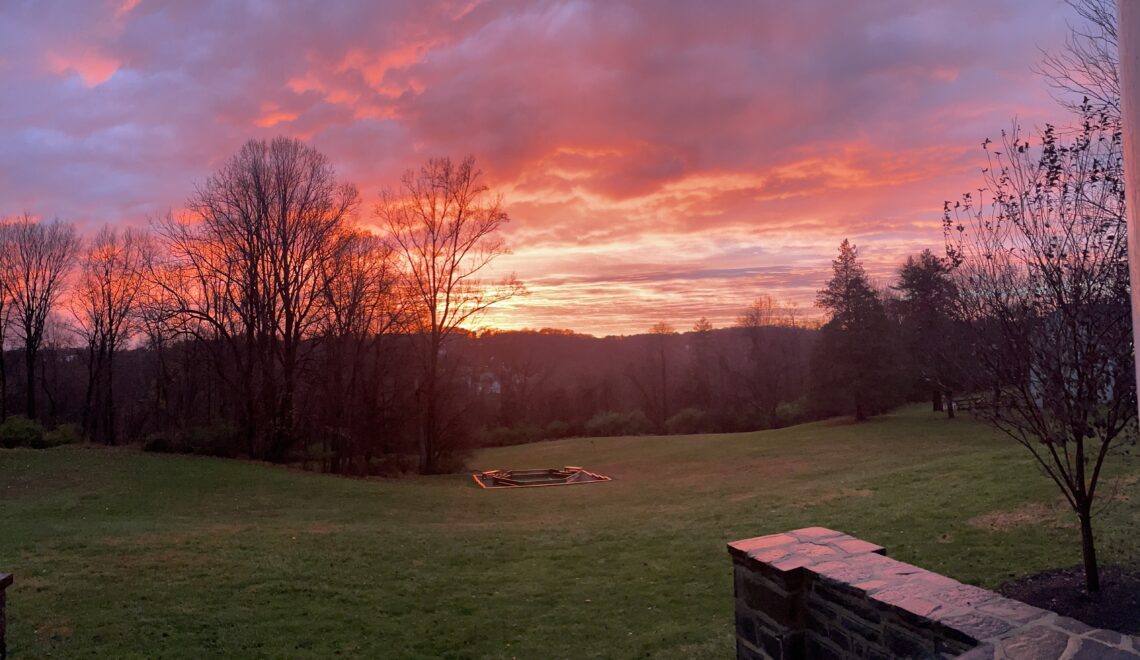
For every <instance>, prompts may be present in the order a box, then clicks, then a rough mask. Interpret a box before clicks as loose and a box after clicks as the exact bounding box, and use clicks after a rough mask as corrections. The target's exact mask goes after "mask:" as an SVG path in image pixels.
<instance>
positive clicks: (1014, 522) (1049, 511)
mask: <svg viewBox="0 0 1140 660" xmlns="http://www.w3.org/2000/svg"><path fill="white" fill-rule="evenodd" d="M967 522H968V523H969V524H970V525H971V526H972V527H977V528H979V529H989V530H994V531H998V532H1004V531H1007V530H1010V529H1013V528H1015V527H1023V526H1025V525H1039V524H1041V523H1046V522H1048V523H1053V524H1054V525H1059V526H1062V527H1063V526H1066V525H1064V524H1063V523H1060V522H1058V521H1057V507H1056V506H1055V505H1049V504H1044V503H1042V502H1033V503H1030V504H1025V505H1023V506H1019V507H1017V508H1016V509H1009V510H1007V511H993V512H990V513H987V514H985V515H982V516H975V517H973V518H970V519H969V520H968V521H967Z"/></svg>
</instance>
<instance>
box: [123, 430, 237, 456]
mask: <svg viewBox="0 0 1140 660" xmlns="http://www.w3.org/2000/svg"><path fill="white" fill-rule="evenodd" d="M143 451H153V452H170V453H175V454H205V455H208V456H222V457H226V458H232V457H233V456H236V455H237V454H238V431H237V427H236V426H234V425H233V424H229V423H226V422H220V423H216V424H210V425H204V426H192V427H190V428H188V429H177V430H173V431H169V432H165V433H151V434H150V435H148V436H147V437H146V438H145V439H144V440H143Z"/></svg>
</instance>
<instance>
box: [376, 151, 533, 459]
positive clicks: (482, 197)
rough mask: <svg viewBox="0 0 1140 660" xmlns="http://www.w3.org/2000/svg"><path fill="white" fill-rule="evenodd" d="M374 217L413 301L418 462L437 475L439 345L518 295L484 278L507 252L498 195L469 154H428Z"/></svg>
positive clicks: (507, 283) (513, 283) (518, 289)
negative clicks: (456, 158) (457, 158)
mask: <svg viewBox="0 0 1140 660" xmlns="http://www.w3.org/2000/svg"><path fill="white" fill-rule="evenodd" d="M376 216H377V218H378V219H379V220H380V222H381V223H382V224H383V225H384V226H385V228H386V229H387V230H388V233H389V235H390V237H391V240H392V241H393V244H394V246H395V247H396V249H397V251H398V252H399V254H400V256H401V258H402V261H403V264H402V265H403V271H404V287H405V289H406V292H407V295H408V296H409V298H410V299H411V300H413V301H414V303H415V306H414V313H413V315H412V319H413V322H414V323H415V325H416V331H417V336H418V337H419V338H420V340H421V350H420V354H421V358H422V362H423V364H422V366H423V381H422V382H421V383H420V385H419V395H420V402H421V405H420V408H421V410H420V416H421V421H420V430H419V435H420V438H419V440H420V442H419V444H420V461H419V469H420V472H423V473H431V472H436V471H438V469H439V468H440V467H441V463H440V461H441V459H442V458H443V457H444V454H445V453H447V452H448V451H449V450H450V449H452V448H450V447H448V446H446V445H445V444H444V438H443V435H442V430H443V428H444V425H445V421H446V420H445V418H444V411H443V410H442V409H441V399H442V394H443V385H444V383H442V382H441V375H442V373H443V370H442V368H441V366H442V365H441V362H440V360H441V356H442V352H443V349H444V344H445V342H447V340H448V339H449V338H450V337H451V336H452V335H453V334H454V333H455V332H456V330H458V329H459V328H461V327H462V326H464V325H467V324H470V323H472V322H473V321H475V320H476V319H477V318H478V317H479V315H480V314H482V313H483V312H485V311H486V310H487V309H488V308H489V307H491V306H492V305H495V304H497V303H501V302H503V301H505V300H508V299H510V298H512V297H514V296H516V295H518V294H520V293H522V292H523V290H524V289H523V287H522V285H521V284H519V282H518V281H517V280H516V279H515V278H514V277H513V276H511V277H508V278H506V279H504V280H502V281H499V282H495V283H492V282H488V281H486V280H485V279H483V276H484V275H485V274H486V271H487V269H488V266H489V265H490V264H491V262H492V261H494V260H495V258H496V257H499V256H501V255H503V254H506V253H507V248H506V245H505V243H504V242H503V239H502V238H501V237H500V235H499V233H498V230H499V229H500V228H501V227H502V226H503V225H504V224H505V223H506V222H508V220H509V218H508V216H507V213H506V211H505V210H503V205H502V199H501V197H499V196H495V195H492V194H491V192H490V190H489V189H488V187H487V186H486V185H484V184H483V183H482V181H481V180H480V172H479V170H478V169H476V167H475V159H474V158H472V157H467V158H465V159H464V160H463V162H461V163H459V164H455V163H452V161H451V159H450V158H433V159H431V160H429V161H428V162H427V163H425V164H424V165H423V166H422V167H421V168H420V169H419V170H418V171H412V170H409V171H408V172H407V173H405V174H404V176H403V178H402V179H401V186H400V188H399V189H397V190H391V189H389V190H385V191H383V192H382V193H381V197H380V201H379V203H378V204H377V205H376Z"/></svg>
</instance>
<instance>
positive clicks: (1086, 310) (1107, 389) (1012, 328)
mask: <svg viewBox="0 0 1140 660" xmlns="http://www.w3.org/2000/svg"><path fill="white" fill-rule="evenodd" d="M1082 112H1083V114H1084V117H1083V122H1082V126H1081V128H1080V129H1079V131H1078V133H1077V134H1076V136H1075V137H1073V138H1072V139H1071V140H1064V139H1062V138H1059V137H1058V135H1057V131H1055V130H1054V129H1053V128H1052V127H1051V126H1049V127H1046V129H1045V130H1044V131H1043V132H1042V135H1041V136H1040V140H1039V141H1037V143H1036V144H1030V142H1029V141H1028V140H1027V139H1024V138H1023V137H1022V136H1021V135H1020V133H1019V131H1018V130H1016V129H1015V130H1014V131H1012V132H1011V133H1009V134H1007V135H1004V136H1003V139H1002V141H1001V144H1000V146H999V148H997V149H995V148H994V147H991V146H990V145H989V141H988V140H987V141H986V142H987V144H986V145H985V146H986V148H987V156H988V159H989V162H988V167H987V168H986V169H985V170H984V171H983V172H984V174H983V177H984V187H983V188H982V189H981V190H980V191H979V193H977V194H976V195H975V194H973V193H971V194H967V195H964V196H963V198H962V199H961V200H960V201H958V202H955V203H954V204H953V205H951V204H949V203H947V205H946V212H945V217H944V223H945V224H944V228H945V232H946V237H947V255H948V257H949V258H950V260H951V262H952V263H953V264H954V265H955V267H956V276H957V284H958V288H959V291H960V295H959V296H957V297H956V299H955V300H956V301H957V303H958V304H959V305H960V312H959V317H960V318H963V319H967V320H968V321H970V322H971V323H972V324H973V327H974V328H975V330H976V331H977V333H978V334H977V337H976V341H974V342H973V344H974V346H975V347H976V349H975V350H976V351H977V354H976V356H975V359H976V363H977V364H978V368H979V372H980V373H978V374H977V376H978V380H979V381H980V383H981V384H982V385H983V386H984V387H985V389H986V390H987V391H989V392H991V394H990V395H989V398H990V400H989V401H988V402H987V403H986V405H984V406H982V407H980V408H978V414H980V415H981V416H983V417H984V418H986V419H988V420H989V421H990V422H992V423H993V424H994V425H995V426H996V427H997V428H998V429H1000V430H1001V431H1003V432H1005V433H1006V434H1007V435H1009V436H1010V437H1012V438H1013V439H1014V440H1016V441H1017V442H1018V443H1020V444H1021V445H1022V446H1023V447H1025V448H1026V449H1027V450H1029V452H1030V453H1031V454H1032V456H1033V458H1034V459H1035V460H1036V462H1037V464H1038V465H1039V466H1040V468H1041V469H1042V470H1043V471H1044V472H1045V474H1046V475H1048V476H1049V478H1050V479H1052V481H1053V482H1054V483H1055V484H1056V485H1057V487H1058V488H1059V489H1060V491H1061V493H1062V494H1063V495H1064V497H1065V499H1066V501H1067V502H1068V503H1069V506H1070V507H1071V508H1072V510H1073V512H1074V513H1075V514H1076V516H1077V518H1078V520H1079V523H1080V534H1081V550H1082V555H1083V558H1084V569H1085V579H1086V586H1087V588H1088V590H1089V591H1090V592H1095V591H1097V590H1098V589H1099V588H1100V580H1099V572H1098V566H1097V558H1096V548H1095V543H1094V537H1093V526H1092V522H1093V515H1094V513H1095V509H1094V506H1093V505H1094V502H1095V501H1096V499H1095V498H1096V495H1097V493H1098V487H1099V485H1100V480H1101V476H1102V474H1103V472H1102V469H1103V467H1104V465H1105V462H1106V460H1107V459H1108V458H1109V456H1110V455H1112V454H1111V452H1110V450H1111V449H1112V448H1113V447H1114V446H1115V445H1116V444H1117V442H1118V441H1119V440H1120V438H1121V437H1122V436H1123V434H1124V433H1125V431H1126V429H1128V428H1130V427H1133V426H1134V424H1135V418H1136V381H1135V374H1134V372H1133V349H1132V330H1131V324H1130V314H1131V307H1130V304H1129V283H1128V256H1127V246H1126V227H1125V219H1124V188H1123V183H1122V179H1121V150H1120V132H1119V128H1118V121H1117V120H1116V119H1114V118H1113V117H1112V116H1111V111H1110V110H1108V109H1105V108H1100V109H1095V108H1094V107H1093V104H1092V103H1091V102H1090V103H1086V104H1085V105H1084V107H1083V110H1082ZM983 195H984V198H983V197H982V196H983Z"/></svg>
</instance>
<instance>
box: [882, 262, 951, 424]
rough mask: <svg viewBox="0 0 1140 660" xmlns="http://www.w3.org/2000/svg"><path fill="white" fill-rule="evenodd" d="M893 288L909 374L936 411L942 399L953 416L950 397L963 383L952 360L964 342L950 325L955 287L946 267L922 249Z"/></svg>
mask: <svg viewBox="0 0 1140 660" xmlns="http://www.w3.org/2000/svg"><path fill="white" fill-rule="evenodd" d="M892 288H893V289H894V290H895V291H898V292H899V294H900V299H899V301H898V311H899V317H900V321H901V323H902V329H903V344H904V346H905V347H906V353H907V358H908V359H907V367H908V369H907V370H908V371H909V372H910V373H909V375H910V377H911V378H912V380H913V382H914V384H915V385H916V386H920V387H923V388H927V389H928V391H929V392H930V396H931V403H932V407H933V409H934V410H935V411H941V410H942V409H943V400H944V399H946V400H947V403H948V404H951V405H947V406H946V407H945V408H946V415H947V416H948V417H953V416H954V406H953V405H952V399H953V394H954V392H955V391H956V390H957V389H959V388H960V387H961V384H960V383H961V381H962V377H961V375H960V374H959V373H958V372H959V369H958V368H957V367H958V365H957V361H956V360H955V359H954V356H955V354H956V353H957V352H958V351H957V350H956V347H957V348H960V347H961V343H962V341H965V339H964V338H963V337H960V336H959V335H960V334H961V332H959V331H958V327H957V324H956V323H955V321H954V308H955V300H956V299H957V296H958V288H957V286H956V285H955V284H954V281H953V280H952V279H951V277H950V264H949V263H947V262H946V260H945V259H941V258H939V257H937V256H935V255H934V253H932V252H931V251H930V250H923V251H922V252H921V253H920V254H919V255H917V256H910V257H907V260H906V263H905V264H903V267H902V268H901V269H900V270H899V281H898V284H896V285H895V286H893V287H892Z"/></svg>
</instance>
